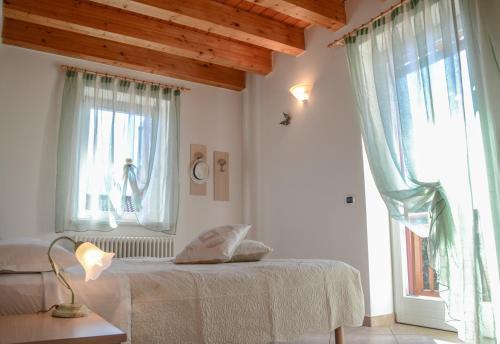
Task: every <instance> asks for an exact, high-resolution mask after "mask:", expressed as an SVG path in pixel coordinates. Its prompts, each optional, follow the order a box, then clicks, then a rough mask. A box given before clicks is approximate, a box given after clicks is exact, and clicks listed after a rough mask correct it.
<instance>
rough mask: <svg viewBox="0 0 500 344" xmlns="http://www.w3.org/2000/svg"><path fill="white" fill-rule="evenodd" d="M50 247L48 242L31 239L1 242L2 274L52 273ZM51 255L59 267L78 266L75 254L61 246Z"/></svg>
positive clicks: (53, 249)
mask: <svg viewBox="0 0 500 344" xmlns="http://www.w3.org/2000/svg"><path fill="white" fill-rule="evenodd" d="M49 246H50V242H48V241H44V240H38V239H31V238H19V239H9V240H0V273H29V272H42V271H51V270H52V267H51V266H50V262H49V258H48V256H47V252H48V251H49ZM51 255H52V258H53V259H54V261H55V262H56V264H57V265H58V266H59V267H62V268H67V267H69V266H72V265H77V264H78V261H77V260H76V257H75V256H74V255H73V253H71V252H70V251H68V250H66V249H65V248H63V247H61V246H59V245H55V246H54V247H53V248H52V253H51Z"/></svg>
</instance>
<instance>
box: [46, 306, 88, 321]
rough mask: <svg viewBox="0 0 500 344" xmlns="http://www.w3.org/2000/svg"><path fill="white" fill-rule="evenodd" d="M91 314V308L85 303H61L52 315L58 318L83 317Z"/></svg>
mask: <svg viewBox="0 0 500 344" xmlns="http://www.w3.org/2000/svg"><path fill="white" fill-rule="evenodd" d="M89 314H90V310H89V309H88V308H87V306H85V305H78V304H74V303H61V304H60V305H59V306H57V308H56V309H54V311H53V312H52V316H53V317H56V318H81V317H86V316H87V315H89Z"/></svg>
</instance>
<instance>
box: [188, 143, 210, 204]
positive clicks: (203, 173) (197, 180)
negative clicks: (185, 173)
mask: <svg viewBox="0 0 500 344" xmlns="http://www.w3.org/2000/svg"><path fill="white" fill-rule="evenodd" d="M190 148H191V152H190V154H191V159H190V163H189V177H190V179H191V183H190V188H189V190H190V192H189V193H190V194H191V195H195V196H206V195H207V181H208V178H209V176H210V170H209V167H208V163H207V146H205V145H198V144H191V147H190Z"/></svg>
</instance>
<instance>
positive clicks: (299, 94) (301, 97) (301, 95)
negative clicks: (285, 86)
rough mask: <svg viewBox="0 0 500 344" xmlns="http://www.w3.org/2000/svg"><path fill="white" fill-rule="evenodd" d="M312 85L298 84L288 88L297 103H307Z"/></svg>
mask: <svg viewBox="0 0 500 344" xmlns="http://www.w3.org/2000/svg"><path fill="white" fill-rule="evenodd" d="M311 90H312V85H310V84H298V85H295V86H292V87H291V88H290V93H291V94H293V96H294V97H295V98H297V100H298V101H299V102H303V103H305V102H307V101H308V100H309V97H310V95H311Z"/></svg>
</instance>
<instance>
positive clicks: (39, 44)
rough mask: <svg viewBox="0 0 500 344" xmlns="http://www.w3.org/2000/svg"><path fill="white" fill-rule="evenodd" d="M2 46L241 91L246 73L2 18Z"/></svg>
mask: <svg viewBox="0 0 500 344" xmlns="http://www.w3.org/2000/svg"><path fill="white" fill-rule="evenodd" d="M2 37H3V42H4V43H5V44H10V45H16V46H20V47H24V48H30V49H36V50H41V51H46V52H50V53H56V54H61V55H66V56H71V57H76V58H81V59H86V60H91V61H95V62H101V63H106V64H111V65H115V66H120V67H125V68H130V69H135V70H139V71H142V72H147V73H152V74H159V75H163V76H168V77H173V78H178V79H183V80H189V81H193V82H199V83H203V84H208V85H212V86H218V87H223V88H228V89H231V90H236V91H241V90H243V89H244V88H245V73H244V72H242V71H239V70H235V69H231V68H227V67H222V66H218V65H214V64H210V63H206V62H201V61H198V60H194V59H188V58H184V57H179V56H175V55H171V54H166V53H162V52H159V51H156V50H151V49H146V48H139V47H137V46H133V45H128V44H123V43H117V42H114V41H110V40H106V39H102V38H96V37H91V36H87V35H82V34H78V33H74V32H69V31H64V30H60V29H55V28H50V27H46V26H42V25H38V24H33V23H27V22H22V21H19V20H15V19H11V18H4V25H3V34H2Z"/></svg>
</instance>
